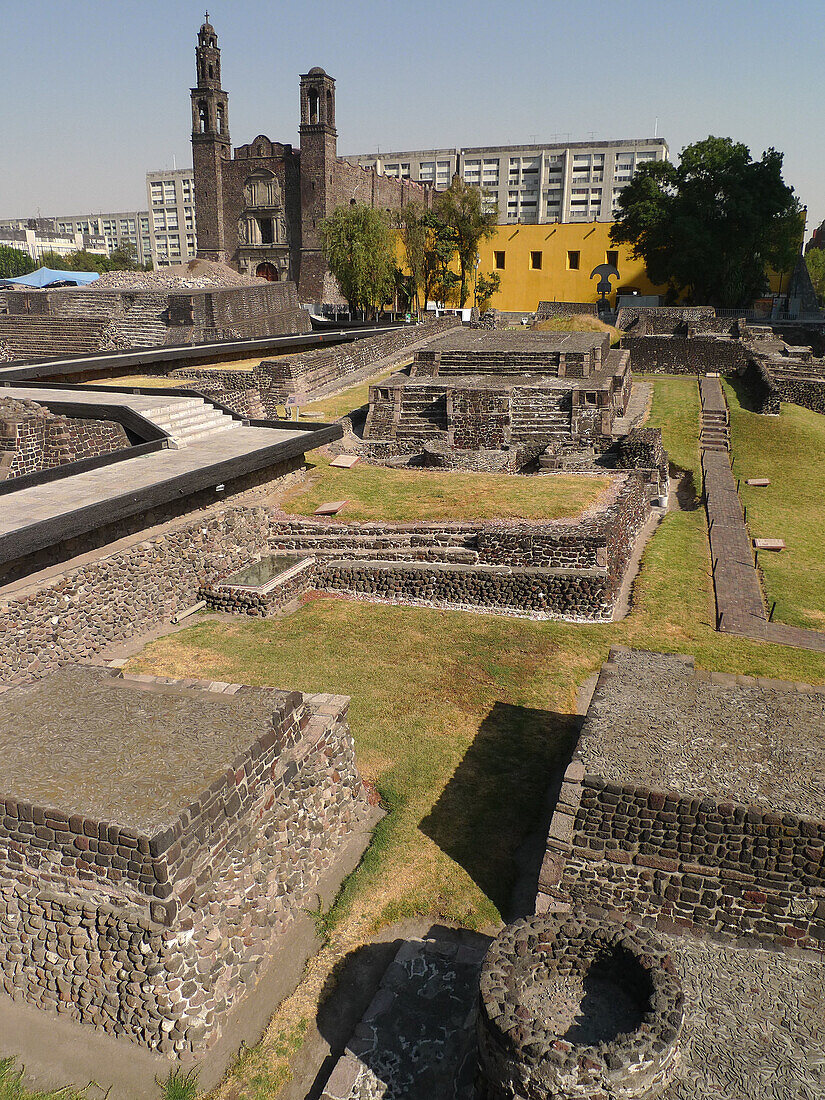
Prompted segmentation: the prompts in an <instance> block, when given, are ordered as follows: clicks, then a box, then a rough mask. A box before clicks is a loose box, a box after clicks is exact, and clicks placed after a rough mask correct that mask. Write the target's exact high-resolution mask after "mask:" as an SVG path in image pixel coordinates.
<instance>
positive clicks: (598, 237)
mask: <svg viewBox="0 0 825 1100" xmlns="http://www.w3.org/2000/svg"><path fill="white" fill-rule="evenodd" d="M610 227H611V223H610V222H586V223H581V224H580V223H578V222H565V223H561V224H556V225H553V224H545V225H499V226H498V227H497V229H496V235H495V237H492V238H490V240H487V241H483V242H482V243H481V245H480V247H479V260H480V262H479V265H478V270H479V271H480V272H484V273H485V274H486V273H487V272H490V271H497V270H498V269H497V268H496V266H495V260H494V257H493V253H494V252H503V253H504V270H503V271H502V270H498V274H499V275H500V276H501V290H500V291H499V292H498V294H495V295H494V296H493V299H492V301H491V302H490V305H491V307H492V308H493V309H502V310H507V311H511V310H512V311H514V312H520V311H524V312H528V311H529V312H532V311H533V310H535V308H536V306H537V305H538V304H539V302H544V301H550V302H552V301H557V302H595V301H597V300H598V297H599V296H598V294H597V293H596V284H597V282H598V279H597V278H595V279H591V278H590V272H591V271H592V270H593V268H594V267H596V266H597V265H598V264H603V263H606V262H607V251H608V249H609V250H610V251H617V252H618V253H619V262H618V264H617V265H616V266H617V268H618V271H619V282H618V287H620V288H624V287H628V288H629V287H635V288H636V289H637V290H638V291H639V292H640V293H641V294H664V292H665V287H656V286H654V285H653V284H652V283H651V282H650V280H649V279H648V277H647V273H646V271H645V266H644V264H643V263H642V261H641V260H634V259H632V258H631V255H630V250H629V249H628V248H627V246H625V245H614V244H611V243H610ZM531 252H541V270H534V269H533V268H531V261H530V253H531ZM568 252H578V253H579V268H578V270H570V268H569V266H568ZM611 286H612V293H611V295H610V303H611V305H615V302H616V294H615V291H616V288H617V283H616V280H615V279H611ZM467 304H468V305H471V304H472V296H471V297H470V300H469V301H468V303H467Z"/></svg>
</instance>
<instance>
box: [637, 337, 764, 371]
mask: <svg viewBox="0 0 825 1100" xmlns="http://www.w3.org/2000/svg"><path fill="white" fill-rule="evenodd" d="M622 347H623V348H627V349H628V350H629V351H630V361H631V362H632V364H633V370H634V371H636V372H637V373H646V374H656V373H662V374H707V373H708V372H716V371H718V372H719V373H723V374H724V373H727V372H734V371H739V370H743V369H744V368H745V366H746V365H747V362H748V358H749V355H748V350H747V348H746V347H745V345H744V344H743V343H742V342H741V341H740V340H737V339H734V338H733V337H727V336H720V335H710V334H708V335H697V336H690V337H683V336H658V335H653V336H636V335H632V336H624V337H623V338H622Z"/></svg>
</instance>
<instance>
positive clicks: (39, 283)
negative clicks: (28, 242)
mask: <svg viewBox="0 0 825 1100" xmlns="http://www.w3.org/2000/svg"><path fill="white" fill-rule="evenodd" d="M99 278H100V275H99V274H98V273H97V272H96V271H53V270H52V269H51V268H50V267H39V268H38V269H37V271H33V272H32V273H31V274H30V275H18V276H17V278H16V279H0V286H36V287H40V288H41V289H42V288H43V287H46V286H51V285H52V283H74V285H75V286H86V285H87V284H88V283H93V282H94V281H95V279H99Z"/></svg>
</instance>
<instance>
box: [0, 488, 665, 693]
mask: <svg viewBox="0 0 825 1100" xmlns="http://www.w3.org/2000/svg"><path fill="white" fill-rule="evenodd" d="M422 476H426V475H422ZM647 514H648V504H647V499H646V494H645V490H644V479H643V477H642V476H641V475H639V474H636V473H633V474H627V475H620V476H619V477H618V478H616V479H615V481H614V483H613V488H612V490H611V491H610V492H609V494H608V496H607V497H606V498H605V499H604V500H602V501H601V502H599V503H598V504H597V505H595V506H594V508H593V509H592V510H591V511H590V512H589V513H585V514H584V515H583V516H580V517H575V518H571V519H570V520H561V521H557V522H555V523H550V524H513V525H508V524H500V523H499V524H479V523H476V524H472V523H468V524H412V525H409V524H407V525H404V524H399V525H386V524H384V525H382V524H341V523H338V522H335V521H326V522H325V521H323V520H313V519H300V518H297V517H291V516H286V515H284V514H283V513H279V512H276V511H273V510H272V509H270V508H264V507H249V506H244V505H240V504H239V505H235V506H231V507H227V508H226V509H221V510H216V511H211V512H209V513H208V514H206V515H205V516H203V517H201V518H198V519H195V520H194V521H192V520H188V521H180V524H179V526H176V527H175V528H174V529H173V530H171V531H169V532H167V533H165V534H161V535H159V536H156V537H153V538H149V539H145V540H143V541H141V542H139V543H133V544H131V545H130V546H128V547H126V548H124V549H121V550H117V551H115V552H114V553H112V554H110V555H107V556H105V557H99V558H97V559H96V560H94V561H92V562H89V563H88V564H84V565H79V566H76V567H74V568H69V569H67V570H66V571H65V572H64V573H62V574H60V575H58V576H56V577H54V578H51V579H49V580H46V581H44V582H42V583H40V584H36V585H32V586H29V587H26V588H23V589H22V590H20V591H19V592H17V593H16V594H7V595H6V596H5V597H4V596H2V594H0V681H2V680H9V681H18V680H22V679H26V678H29V677H33V676H41V675H43V674H44V673H45V672H47V671H49V670H50V669H53V668H55V667H57V666H59V665H61V664H64V663H66V662H67V661H77V660H83V659H85V658H88V657H90V656H93V655H94V654H95V653H97V652H99V651H100V650H101V649H102V648H103V647H104V646H106V645H107V644H109V643H111V642H115V641H120V640H122V639H123V638H126V637H129V636H130V635H131V634H132V633H133V632H134V631H135V630H137V629H141V630H143V629H149V628H151V627H153V626H156V625H158V624H160V623H161V622H163V621H165V620H166V619H168V618H169V617H171V615H173V614H174V613H175V612H176V611H179V610H181V609H182V608H184V607H187V606H189V605H190V604H191V603H192V602H194V599H195V596H196V593H197V592H198V590H199V589H200V588H202V587H203V586H205V585H212V584H214V582H215V581H217V580H220V579H222V578H226V577H227V576H229V575H230V574H232V573H234V572H236V571H237V570H238V569H240V568H242V567H243V566H245V565H248V564H250V562H251V561H253V560H254V559H255V558H257V557H259V556H261V555H263V554H267V553H274V552H276V551H298V552H304V553H311V554H313V555H315V556H316V557H317V558H318V559H319V561H320V560H323V559H328V560H334V561H338V562H340V561H341V559H346V560H347V562H351V561H352V560H353V559H355V560H356V561H357V559H359V558H361V559H363V560H365V561H370V562H375V561H376V559H378V563H377V565H375V566H373V567H372V568H371V569H369V570H368V571H366V572H365V573H364V576H365V577H366V576H367V575H368V574H370V575H372V574H376V575H377V574H378V572H380V570H381V569H382V568H384V567H385V566H386V562H387V561H388V560H389V561H392V560H393V559H404V558H407V559H412V561H413V562H421V561H430V562H442V563H450V562H460V563H462V564H464V565H474V564H479V565H482V566H485V565H513V566H518V567H521V568H524V569H544V570H546V569H556V570H560V571H568V572H569V573H570V575H571V593H572V592H575V593H576V599H579V596H580V594H581V592H582V591H583V590H584V588H585V587H586V588H587V589H588V590H591V589H592V595H591V596H590V597H589V600H590V602H589V604H588V607H589V613H590V614H594V613H596V611H597V609H598V614H599V617H603V616H604V615H605V614H607V613H609V610H608V609H609V607H610V606H611V603H612V600H613V599H614V598H615V592H616V590H617V588H618V586H619V585H620V583H621V579H622V577H623V575H624V571H625V569H626V567H627V560H628V556H629V554H630V550H631V548H632V545H633V542H634V540H635V538H636V536H637V534H638V531H639V530H640V529H641V527H642V526H643V524H644V521H645V519H646V517H647ZM112 537H116V536H115V535H114V534H113V536H112ZM577 570H584V573H583V574H582V577H581V578H579V579H576V571H577ZM588 571H591V572H588ZM350 576H352V573H351V572H350V573H348V574H347V578H344V576H343V573H342V574H341V580H344V579H349V577H350ZM499 576H500V577H501V582H500V583H503V582H504V580H505V578H506V574H504V573H500V574H499ZM524 576H525V579H524V580H523V581H521V582H519V583H520V584H521V586H522V587H523V588H524V590H525V591H527V592H528V593H529V592H533V593H534V594H535V593H537V592H538V591H540V590H541V586H540V583H538V580H537V579H532V580H528V579H527V575H526V574H525V575H524ZM332 579H333V578H332V577H331V576H329V575H325V576H324V582H323V583H324V584H326V585H327V586H331V585H332ZM447 581H449V576H447V577H446V579H445V580H444V581H443V582H442V583H446V582H447ZM318 583H319V584H320V583H321V582H320V580H319V581H318ZM456 583H457V584H458V585H461V586H462V590H464V587H466V584H467V582H466V580H463V579H462V580H457V581H456ZM508 583H510V582H508ZM549 583H550V584H551V586H558V589H559V591H562V590H563V589H564V584H563V577H562V576H561V574H556V577H555V579H554V580H551V581H550V582H549ZM342 587H345V586H342ZM560 598H561V597H560ZM568 599H569V600H572V599H573V596H572V595H571V596H570V597H569V598H568V597H566V596H565V597H564V600H568ZM531 600H532V601H533V602H531V603H530V604H529V609H530V610H532V609H533V607H534V602H538V604H539V605H540V600H539V598H538V596H535V595H534V596H533V597H531ZM482 606H490V605H489V604H487V603H485V604H483V605H482ZM565 606H570V604H569V602H567V603H565ZM526 609H527V608H526ZM545 610H546V606H545Z"/></svg>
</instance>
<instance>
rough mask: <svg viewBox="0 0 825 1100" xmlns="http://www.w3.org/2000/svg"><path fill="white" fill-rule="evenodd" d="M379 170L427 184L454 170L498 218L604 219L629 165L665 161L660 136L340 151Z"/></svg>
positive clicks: (440, 184)
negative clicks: (397, 150) (477, 189)
mask: <svg viewBox="0 0 825 1100" xmlns="http://www.w3.org/2000/svg"><path fill="white" fill-rule="evenodd" d="M344 159H345V160H349V161H350V162H351V163H353V164H360V165H362V166H363V167H364V168H374V169H375V170H376V171H378V172H381V173H383V174H384V175H387V176H394V177H397V178H399V179H410V180H416V181H417V182H419V183H429V184H433V185H434V186H435V187H437V188H438V189H439V190H443V189H444V188H446V187H449V186H450V181H451V180H452V178H453V176H454V175H455V174H456V173H458V175H459V176H460V177H461V178H462V179H463V180H464V181H465V183H472V184H476V185H477V186H478V187H480V188H481V190H482V193H483V195H484V199H485V203H486V205H487V208H488V209H496V208H498V211H499V222H500V224H506V223H508V222H515V223H521V224H525V223H527V224H529V223H535V222H586V221H601V222H609V221H613V219H614V210H615V207H616V201H617V199H618V196H619V193H620V191H621V190H622V188H623V187H624V186H625V185H626V184H627V183H629V182H630V179H631V177H632V175H633V173H634V171H635V170H636V168H637V167H638V166H639V165H640V164H643V163H644V162H645V161H649V160H667V159H668V146H667V142H666V141H665V139H664V138H660V137H655V138H647V139H639V140H635V141H633V140H629V141H590V142H585V141H576V142H568V143H561V144H554V145H503V146H500V147H498V148H477V149H416V150H411V151H409V152H404V153H372V154H358V155H355V156H349V157H345V158H344Z"/></svg>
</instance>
